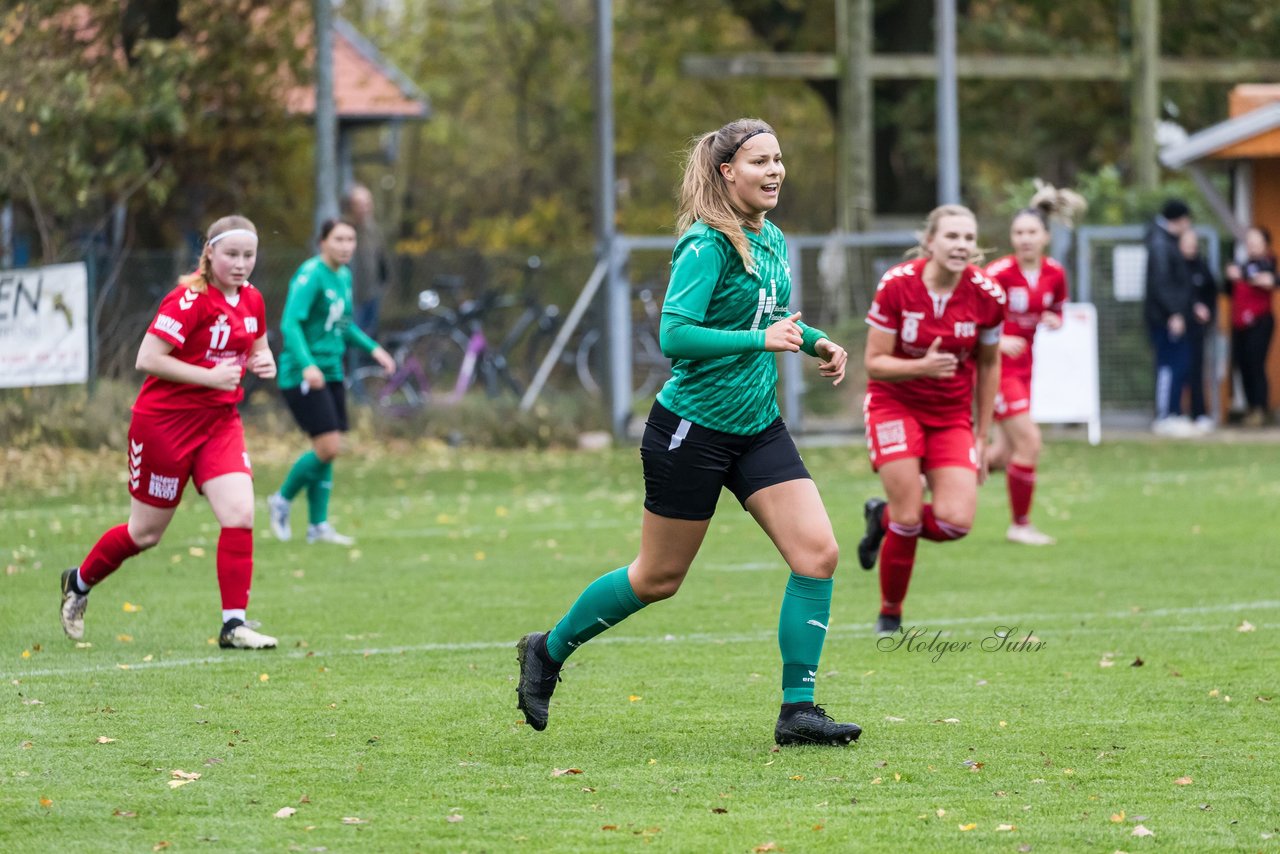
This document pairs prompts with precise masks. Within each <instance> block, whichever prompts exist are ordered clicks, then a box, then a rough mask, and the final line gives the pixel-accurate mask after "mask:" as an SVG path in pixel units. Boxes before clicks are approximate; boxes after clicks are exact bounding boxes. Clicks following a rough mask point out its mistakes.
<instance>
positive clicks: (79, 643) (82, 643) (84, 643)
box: [76, 641, 93, 649]
mask: <svg viewBox="0 0 1280 854" xmlns="http://www.w3.org/2000/svg"><path fill="white" fill-rule="evenodd" d="M92 647H93V644H91V643H89V642H88V641H77V642H76V649H91V648H92Z"/></svg>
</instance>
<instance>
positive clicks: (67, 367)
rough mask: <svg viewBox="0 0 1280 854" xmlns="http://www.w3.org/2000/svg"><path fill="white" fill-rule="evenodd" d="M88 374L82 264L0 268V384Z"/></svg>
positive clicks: (75, 379) (64, 380)
mask: <svg viewBox="0 0 1280 854" xmlns="http://www.w3.org/2000/svg"><path fill="white" fill-rule="evenodd" d="M88 379H89V276H88V273H87V272H86V270H85V266H84V264H55V265H53V266H50V267H33V268H29V269H24V270H0V387H3V388H26V387H28V386H37V385H68V384H72V383H83V382H86V381H87V380H88Z"/></svg>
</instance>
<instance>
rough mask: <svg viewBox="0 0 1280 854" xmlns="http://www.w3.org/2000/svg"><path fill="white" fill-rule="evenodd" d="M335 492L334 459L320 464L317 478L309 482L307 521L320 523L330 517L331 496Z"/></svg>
mask: <svg viewBox="0 0 1280 854" xmlns="http://www.w3.org/2000/svg"><path fill="white" fill-rule="evenodd" d="M332 494H333V460H330V461H329V462H327V463H321V464H320V471H319V473H317V475H316V479H315V480H313V481H311V483H309V484H307V521H308V522H310V523H311V524H312V525H319V524H320V523H321V522H325V521H328V519H329V496H330V495H332Z"/></svg>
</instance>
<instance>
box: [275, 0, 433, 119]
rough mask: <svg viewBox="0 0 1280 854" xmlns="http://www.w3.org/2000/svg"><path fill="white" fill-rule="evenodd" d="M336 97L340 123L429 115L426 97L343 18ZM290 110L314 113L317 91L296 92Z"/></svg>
mask: <svg viewBox="0 0 1280 854" xmlns="http://www.w3.org/2000/svg"><path fill="white" fill-rule="evenodd" d="M333 95H334V100H335V101H336V102H337V106H338V118H339V119H347V120H356V121H359V120H362V119H363V120H378V119H394V118H401V119H425V118H427V117H428V116H429V115H430V107H429V105H428V103H427V97H426V95H424V94H423V93H422V92H421V91H419V90H418V88H417V87H416V86H414V85H413V83H412V82H410V81H409V79H408V78H406V77H405V76H404V75H403V74H401V73H400V71H399V70H398V69H396V67H395V66H393V65H391V63H389V62H387V61H386V59H384V58H383V56H382V54H380V53H379V52H378V49H377V48H376V47H374V46H373V44H372V43H370V42H369V41H368V40H367V39H366V38H365V37H364V36H362V35H360V33H359V31H357V30H356V28H355V27H353V26H351V24H349V23H347V22H346V21H344V20H343V19H341V18H335V20H334V27H333ZM287 107H288V109H289V111H290V112H293V113H304V114H306V115H311V114H312V113H314V112H315V109H316V90H315V87H314V86H298V87H296V88H295V89H293V90H292V91H291V92H290V93H289V96H288V99H287Z"/></svg>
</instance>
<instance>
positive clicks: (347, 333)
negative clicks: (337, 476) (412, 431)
mask: <svg viewBox="0 0 1280 854" xmlns="http://www.w3.org/2000/svg"><path fill="white" fill-rule="evenodd" d="M355 248H356V229H355V226H353V225H351V223H349V222H346V221H345V220H339V219H328V220H325V221H324V223H323V224H322V225H321V226H320V254H319V255H317V256H315V257H314V258H310V259H308V260H307V261H304V262H303V264H302V266H301V267H299V268H298V272H296V273H294V274H293V279H291V280H290V282H289V296H288V297H287V299H286V301H285V305H284V316H283V317H281V319H280V331H281V333H283V335H284V351H283V352H282V353H281V354H280V389H281V393H282V394H283V395H284V399H285V402H286V403H288V404H289V411H290V412H292V413H293V418H294V420H295V421H297V422H298V426H299V427H301V428H302V429H303V430H305V431H306V432H307V434H308V435H309V436H311V450H309V451H307V452H306V453H305V454H303V455H302V456H300V457H298V459H297V461H296V462H295V463H294V464H293V468H291V469H290V470H289V474H288V475H287V476H286V477H285V479H284V484H283V485H281V487H280V491H279V492H276V493H274V494H272V495H270V496H268V497H267V507H268V508H269V509H270V511H271V513H270V515H271V530H272V532H273V533H274V534H275V535H276V537H278V538H279V539H281V540H288V539H289V538H290V537H292V536H293V531H292V529H291V528H290V527H289V505H290V502H292V501H293V499H294V497H295V496H296V495H297V494H298V493H299V492H302V491H303V490H306V493H307V511H308V518H309V522H310V524H309V525H308V526H307V542H309V543H335V544H337V545H342V546H349V545H351V544H352V543H353V542H354V541H353V540H352V539H351V538H350V537H347V536H344V535H342V534H339V533H338V532H337V531H335V530H334V529H333V525H331V524H330V523H329V496H330V494H331V492H332V490H333V460H334V458H335V457H337V456H338V454H339V453H340V452H341V449H342V434H343V433H345V432H346V430H347V399H346V395H345V393H344V392H345V389H344V388H343V385H342V361H343V356H344V355H345V353H346V352H347V345H348V344H354V345H356V346H357V347H359V348H361V349H362V350H364V351H366V352H367V353H369V354H370V355H371V356H373V358H374V360H376V361H377V363H378V364H379V365H381V366H382V368H383V369H384V370H386V371H388V372H390V371H393V370H395V367H396V363H395V359H393V358H391V354H390V353H388V352H387V351H386V350H384V349H383V348H382V347H380V346H378V343H377V342H376V341H374V340H373V339H372V338H370V337H369V336H368V335H366V334H364V333H363V332H362V331H360V327H358V326H356V325H355V323H353V322H352V317H351V313H352V308H351V271H350V270H349V269H347V262H348V261H350V260H351V255H352V253H353V252H355Z"/></svg>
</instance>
